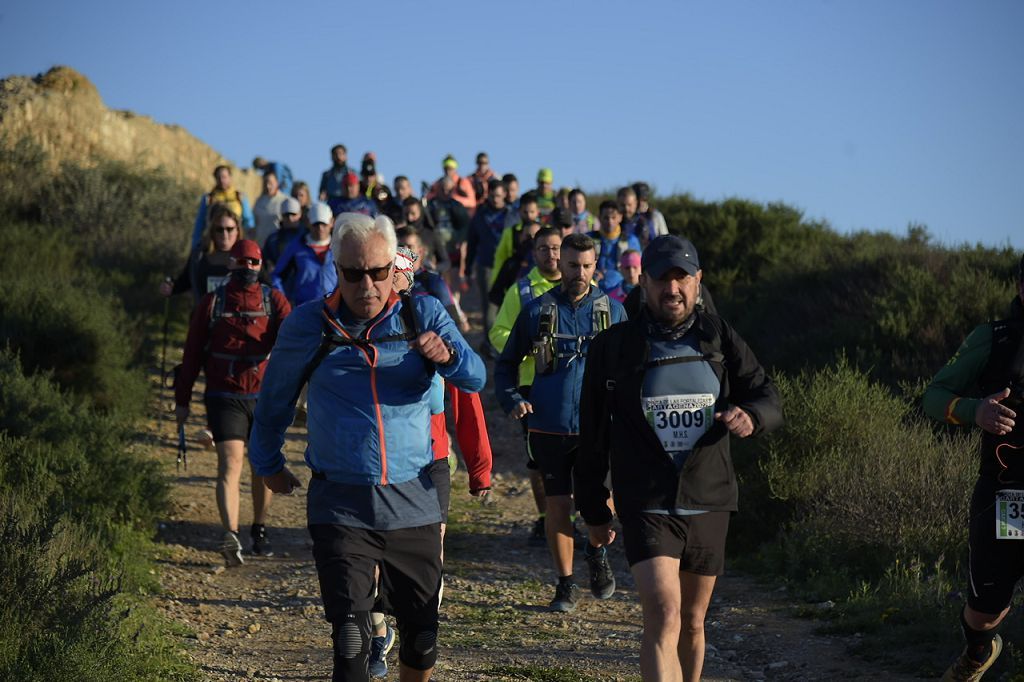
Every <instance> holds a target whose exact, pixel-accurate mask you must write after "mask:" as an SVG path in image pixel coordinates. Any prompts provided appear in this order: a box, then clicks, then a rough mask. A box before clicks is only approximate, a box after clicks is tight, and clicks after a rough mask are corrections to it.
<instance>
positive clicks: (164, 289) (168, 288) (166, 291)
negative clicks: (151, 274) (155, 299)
mask: <svg viewBox="0 0 1024 682" xmlns="http://www.w3.org/2000/svg"><path fill="white" fill-rule="evenodd" d="M172 291H174V285H173V284H172V283H171V282H160V295H161V296H163V297H165V298H166V297H168V296H170V295H171V292H172Z"/></svg>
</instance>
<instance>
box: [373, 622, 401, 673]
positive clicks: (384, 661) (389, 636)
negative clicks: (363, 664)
mask: <svg viewBox="0 0 1024 682" xmlns="http://www.w3.org/2000/svg"><path fill="white" fill-rule="evenodd" d="M384 627H385V628H387V632H385V633H384V636H383V637H374V638H373V639H371V640H370V661H369V663H370V674H371V675H373V676H374V677H387V676H388V652H389V651H391V647H393V646H395V631H394V629H392V627H391V626H390V625H388V624H387V623H385V624H384Z"/></svg>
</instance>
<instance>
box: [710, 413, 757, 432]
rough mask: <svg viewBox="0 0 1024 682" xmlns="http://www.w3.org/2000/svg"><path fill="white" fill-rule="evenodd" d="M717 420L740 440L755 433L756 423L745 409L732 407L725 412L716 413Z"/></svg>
mask: <svg viewBox="0 0 1024 682" xmlns="http://www.w3.org/2000/svg"><path fill="white" fill-rule="evenodd" d="M715 419H716V420H718V421H720V422H722V423H723V424H725V428H727V429H729V432H730V433H731V434H732V435H734V436H738V437H740V438H746V437H747V436H749V435H750V434H752V433H754V422H753V420H751V418H750V415H749V414H747V413H746V412H745V411H744V410H743V409H741V408H739V407H736V406H735V405H730V406H729V407H728V408H727V409H726V410H725V411H723V412H715Z"/></svg>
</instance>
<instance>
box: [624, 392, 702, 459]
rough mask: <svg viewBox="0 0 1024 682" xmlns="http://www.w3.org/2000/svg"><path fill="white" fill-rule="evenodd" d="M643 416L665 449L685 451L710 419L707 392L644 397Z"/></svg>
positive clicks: (691, 447) (700, 433)
mask: <svg viewBox="0 0 1024 682" xmlns="http://www.w3.org/2000/svg"><path fill="white" fill-rule="evenodd" d="M642 400H643V408H644V416H646V417H647V423H648V424H650V425H651V428H653V429H654V433H656V434H657V436H658V438H659V440H661V445H662V447H664V448H665V451H666V452H689V451H690V450H693V446H694V444H695V443H696V442H697V441H698V440H699V439H700V437H701V436H703V435H704V434H705V433H707V432H708V429H710V428H711V422H712V421H713V420H714V409H715V396H713V395H711V394H710V393H690V394H682V395H657V396H649V397H644V398H643V399H642Z"/></svg>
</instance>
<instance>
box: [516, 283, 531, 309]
mask: <svg viewBox="0 0 1024 682" xmlns="http://www.w3.org/2000/svg"><path fill="white" fill-rule="evenodd" d="M516 284H517V286H518V287H519V304H520V307H522V306H524V305H526V304H527V303H529V302H530V301H532V300H533V286H532V285H531V284H530V278H529V277H520V278H519V281H518V282H516Z"/></svg>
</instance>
